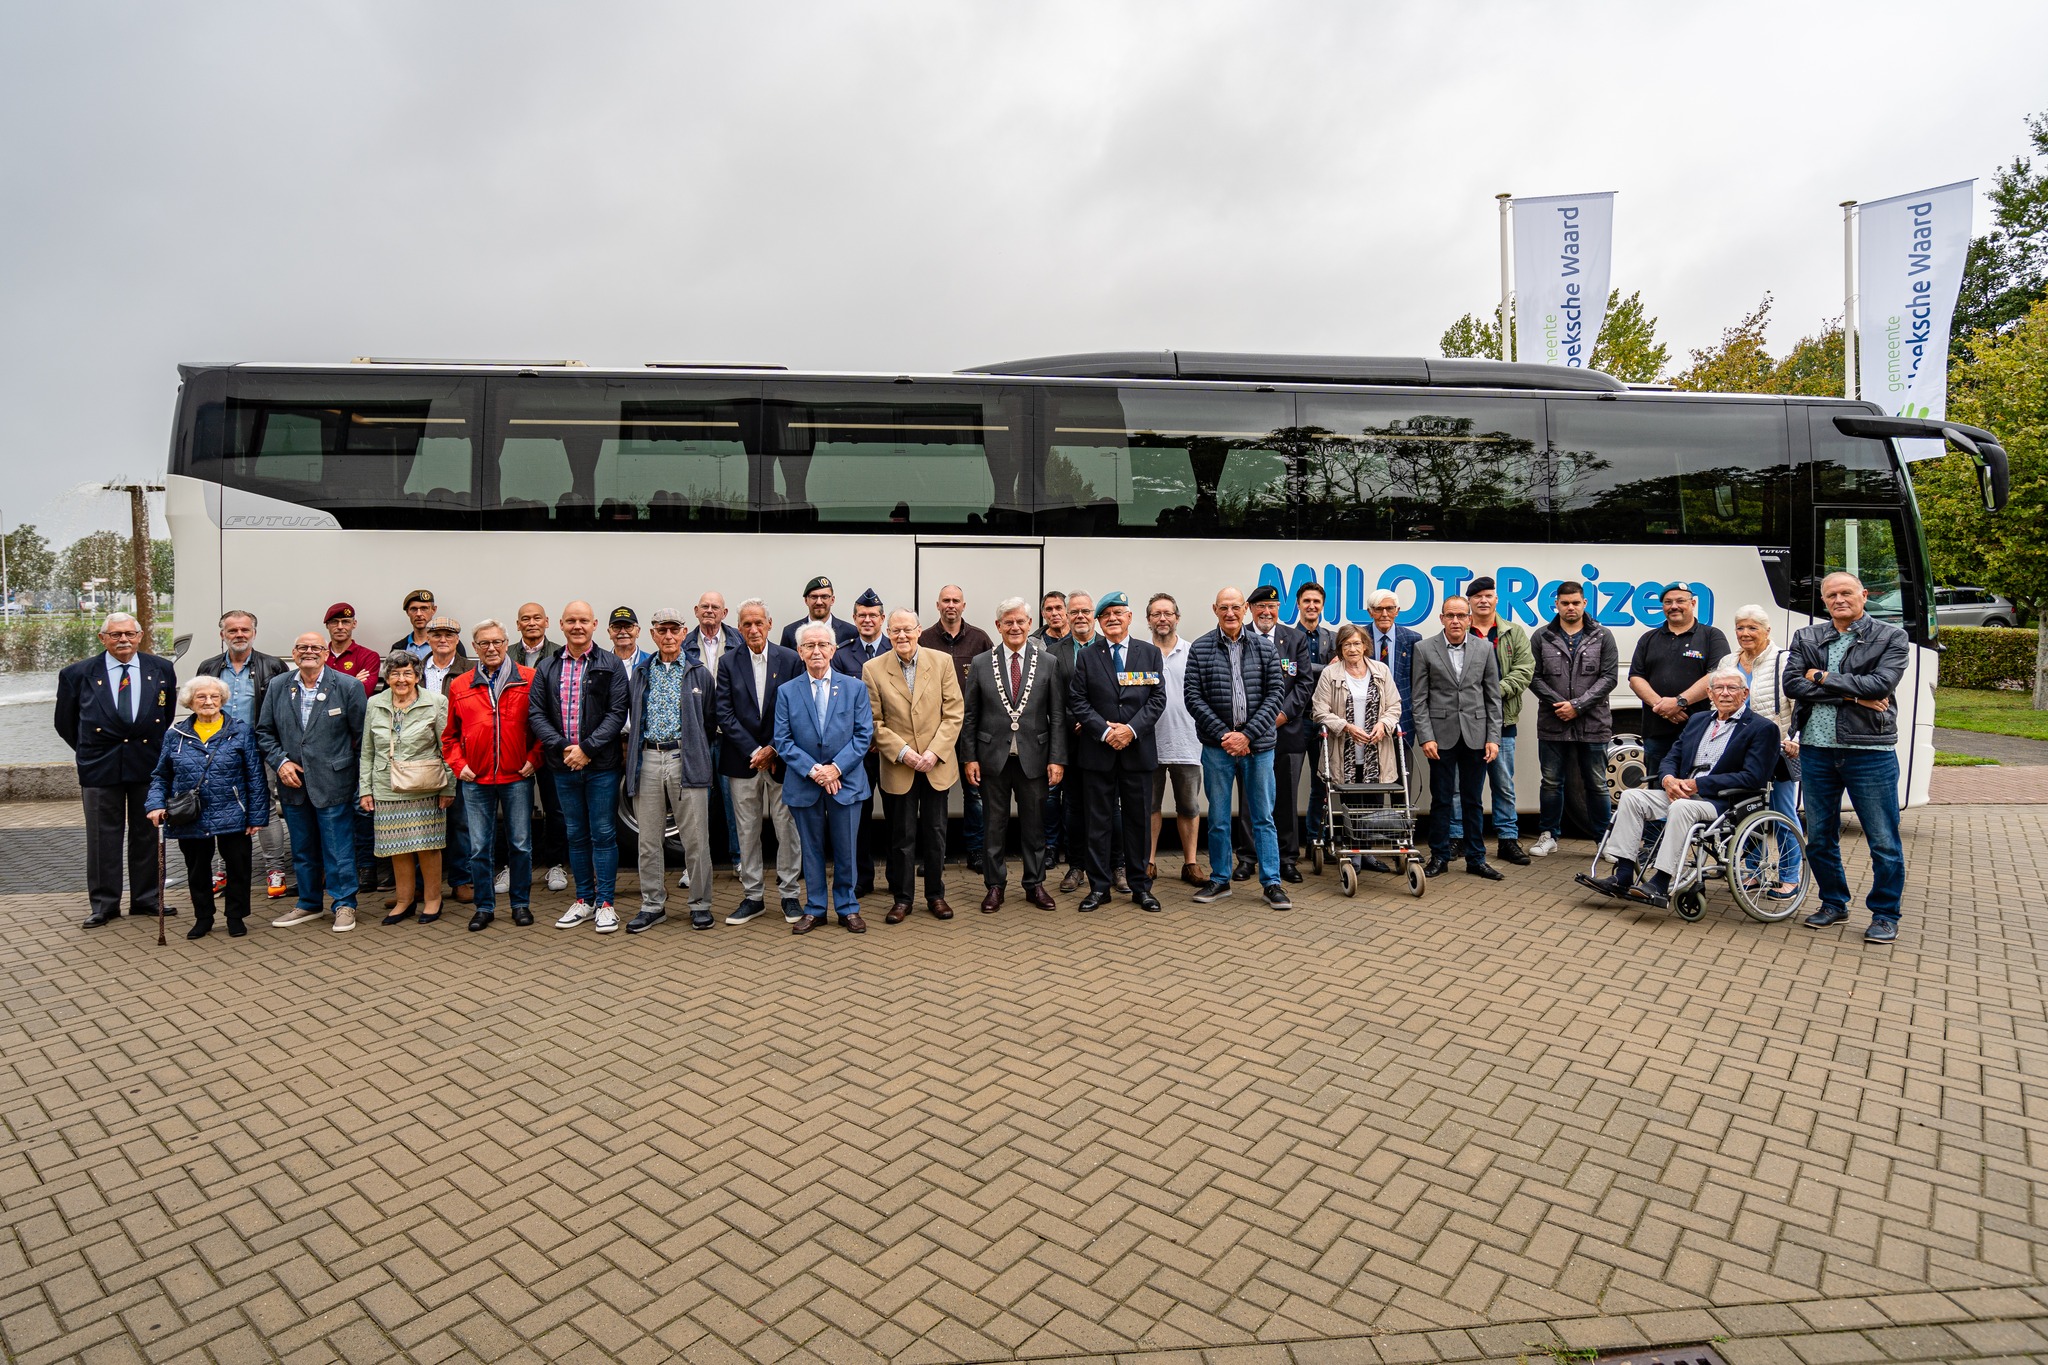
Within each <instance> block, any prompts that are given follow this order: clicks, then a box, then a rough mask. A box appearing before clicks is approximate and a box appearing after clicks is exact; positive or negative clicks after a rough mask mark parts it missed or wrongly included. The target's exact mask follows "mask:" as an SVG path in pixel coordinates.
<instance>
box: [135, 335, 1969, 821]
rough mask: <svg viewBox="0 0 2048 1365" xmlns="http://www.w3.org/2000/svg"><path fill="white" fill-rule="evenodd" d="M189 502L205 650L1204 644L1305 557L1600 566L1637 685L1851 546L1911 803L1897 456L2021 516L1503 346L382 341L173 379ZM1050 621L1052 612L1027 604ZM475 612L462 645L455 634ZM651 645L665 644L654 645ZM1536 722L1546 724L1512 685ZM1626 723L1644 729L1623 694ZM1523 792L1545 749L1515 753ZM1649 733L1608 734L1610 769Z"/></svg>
mask: <svg viewBox="0 0 2048 1365" xmlns="http://www.w3.org/2000/svg"><path fill="white" fill-rule="evenodd" d="M179 373H180V375H181V377H182V381H183V382H182V387H181V391H180V397H179V402H178V411H177V420H176V429H175V433H174V436H173V440H172V446H171V455H170V468H169V478H168V484H169V493H168V509H169V520H170V525H171V534H172V539H173V543H174V545H175V549H176V555H177V597H178V603H177V606H178V619H179V623H180V624H181V626H183V627H185V628H186V629H187V630H188V631H189V632H190V633H191V635H192V637H193V641H192V646H193V649H195V650H196V651H197V652H196V653H194V654H193V655H192V659H191V660H188V662H187V670H188V671H189V668H190V664H191V662H194V661H196V659H197V658H198V657H199V656H200V655H202V654H204V653H210V652H211V648H212V631H211V629H210V624H209V623H211V622H212V621H213V620H214V618H215V617H216V616H217V615H218V614H219V613H220V612H221V611H222V610H223V609H226V608H229V607H235V608H245V609H247V610H250V611H253V612H255V613H257V614H258V616H259V617H260V619H261V633H260V638H259V646H260V647H261V648H264V649H266V650H269V651H272V652H276V653H283V652H285V650H286V649H287V647H288V645H289V642H290V640H291V637H292V636H293V635H294V634H296V633H298V632H300V631H303V630H308V629H315V630H317V629H319V628H320V618H321V614H322V611H323V609H324V608H325V607H326V606H327V605H328V604H329V603H330V602H333V601H336V600H346V601H349V602H351V603H352V604H354V606H355V607H356V609H357V613H358V617H359V620H360V623H361V624H360V626H359V628H358V636H359V638H360V639H361V640H362V641H363V642H364V643H365V644H367V645H368V646H369V647H370V648H372V649H377V650H380V651H381V650H382V649H383V648H384V647H385V646H386V645H387V643H388V642H389V641H391V640H392V639H395V638H396V637H398V636H399V635H401V634H404V633H405V631H406V629H407V623H406V620H405V617H404V614H403V612H402V610H401V609H400V602H401V601H402V599H403V598H404V596H405V594H406V592H407V591H408V590H410V589H412V588H416V587H429V588H432V589H433V590H434V592H435V594H436V595H437V598H438V600H439V603H440V606H441V610H442V611H443V612H445V613H447V614H450V615H453V616H455V617H457V618H458V619H459V620H461V621H462V622H464V623H465V626H467V624H468V623H471V622H474V621H475V620H477V619H478V618H480V617H484V616H494V617H497V618H499V619H500V620H503V621H507V622H509V621H510V620H511V618H512V616H513V615H514V613H515V609H516V608H517V606H518V605H519V604H520V603H521V602H523V601H526V600H529V599H533V600H538V601H540V602H542V603H544V604H546V605H547V606H548V609H549V611H550V613H551V614H559V611H560V608H561V606H562V604H564V603H565V602H567V601H569V600H571V599H575V598H582V599H586V600H588V601H590V602H591V603H592V604H593V605H594V606H595V607H596V608H597V612H598V616H599V619H600V620H602V619H603V617H604V615H605V613H606V612H607V611H609V610H610V609H611V608H612V607H614V606H617V605H620V604H627V605H631V606H633V607H634V608H636V609H637V610H638V611H639V613H640V614H641V617H642V618H643V619H645V617H646V614H647V612H648V611H649V610H650V609H651V608H653V607H656V606H663V605H669V606H677V607H680V608H682V609H684V610H685V611H686V612H687V611H688V609H689V607H690V605H691V603H692V602H694V600H695V599H696V597H697V596H698V594H699V593H701V592H703V591H705V590H707V589H717V590H718V591H720V592H722V593H724V594H725V597H726V599H727V601H728V602H731V603H737V602H738V601H739V600H740V599H742V598H746V597H761V598H763V599H765V600H766V601H767V603H768V604H769V607H770V609H771V611H772V612H773V614H774V618H775V621H776V623H777V626H778V632H779V627H780V625H781V624H782V623H784V622H787V621H790V620H794V619H797V618H798V617H800V616H801V615H802V604H801V597H800V594H801V591H802V588H803V585H804V582H805V580H807V579H809V578H810V577H811V576H812V575H814V574H824V575H827V576H828V577H830V578H831V579H832V580H833V582H834V583H835V584H836V585H838V590H839V595H840V602H839V606H838V609H837V610H838V612H839V614H841V615H847V614H850V610H851V600H852V598H853V597H854V596H855V595H857V594H858V593H859V592H860V591H861V589H863V588H868V587H872V588H874V589H875V590H876V591H877V592H879V593H880V594H881V595H882V597H883V598H884V599H885V600H886V601H887V602H888V603H889V604H890V605H891V606H892V607H894V606H897V605H913V606H915V607H916V608H917V609H918V610H919V611H920V614H921V615H923V616H924V617H925V619H926V620H927V621H930V620H931V619H933V610H932V602H933V599H934V598H935V596H936V595H937V592H938V589H939V587H940V585H941V584H943V583H958V584H960V585H961V586H962V587H963V588H964V589H965V592H966V596H967V600H968V614H969V617H970V619H972V620H973V621H974V622H975V623H976V624H979V625H981V626H982V627H983V628H984V629H991V628H992V621H991V618H992V617H993V615H994V606H995V603H996V602H997V601H999V600H1000V599H1002V598H1005V597H1010V596H1020V597H1024V598H1026V599H1028V600H1030V601H1032V602H1033V603H1034V604H1035V603H1036V602H1037V600H1038V597H1039V594H1040V593H1041V591H1043V590H1047V589H1054V588H1057V589H1062V590H1074V591H1087V592H1090V593H1094V594H1100V593H1101V592H1103V591H1105V590H1107V589H1110V588H1121V589H1123V590H1124V591H1126V592H1128V593H1129V594H1130V595H1131V598H1132V602H1133V604H1134V605H1136V606H1138V607H1139V612H1140V617H1141V619H1140V621H1139V623H1138V628H1139V630H1141V631H1142V630H1143V628H1144V627H1143V622H1142V610H1143V608H1142V602H1143V599H1144V598H1145V597H1147V596H1149V595H1150V594H1152V593H1154V592H1158V591H1166V592H1170V593H1172V594H1174V595H1175V597H1177V598H1178V599H1179V602H1180V605H1181V611H1182V633H1183V635H1185V636H1188V637H1189V638H1192V637H1193V636H1194V635H1196V634H1199V633H1201V632H1202V631H1204V630H1207V629H1209V628H1210V627H1211V626H1212V625H1213V624H1214V622H1213V618H1212V617H1211V614H1210V610H1209V603H1210V601H1211V599H1212V598H1213V596H1214V594H1215V592H1216V591H1217V589H1218V588H1220V587H1223V586H1225V585H1235V586H1238V587H1241V588H1243V589H1245V590H1247V591H1248V590H1249V589H1250V588H1252V587H1253V586H1255V585H1257V584H1258V583H1261V582H1270V583H1274V584H1276V585H1278V586H1279V587H1280V588H1281V589H1282V591H1283V597H1284V601H1285V609H1284V613H1283V617H1284V619H1288V620H1292V619H1293V599H1292V589H1293V588H1294V586H1296V585H1297V584H1298V583H1300V582H1301V581H1303V580H1304V579H1307V578H1310V577H1313V578H1314V579H1316V580H1317V581H1318V582H1320V583H1322V584H1323V585H1324V586H1325V588H1326V589H1327V592H1328V604H1327V607H1326V609H1325V615H1326V618H1327V619H1329V620H1330V621H1332V622H1342V621H1346V620H1349V621H1359V622H1363V621H1364V620H1365V619H1366V613H1365V602H1364V598H1365V595H1366V594H1367V593H1368V592H1370V591H1372V590H1374V589H1376V588H1379V587H1388V588H1392V589H1393V590H1394V591H1395V592H1396V593H1398V594H1399V596H1400V598H1401V601H1402V603H1403V604H1404V611H1403V613H1402V617H1401V619H1402V621H1403V622H1404V623H1407V624H1411V625H1415V626H1417V627H1418V628H1420V629H1422V630H1423V631H1425V633H1427V632H1430V631H1432V630H1434V628H1435V626H1434V617H1435V612H1436V609H1437V606H1438V603H1439V602H1440V601H1441V599H1442V598H1443V596H1444V595H1446V594H1448V593H1450V592H1454V591H1456V590H1458V589H1459V588H1460V586H1461V585H1462V584H1463V583H1464V582H1466V581H1468V580H1469V579H1471V578H1472V577H1474V576H1476V575H1479V574H1490V575H1492V576H1493V577H1494V578H1495V579H1496V580H1498V583H1499V588H1500V609H1501V611H1502V612H1503V613H1505V614H1509V615H1512V617H1513V618H1514V619H1515V620H1518V621H1520V622H1521V623H1522V624H1523V625H1525V626H1530V627H1533V626H1535V625H1537V624H1538V623H1539V622H1541V621H1544V620H1547V619H1549V616H1550V614H1551V608H1552V599H1553V597H1554V594H1555V589H1556V585H1557V583H1558V582H1560V581H1561V580H1564V579H1581V580H1584V581H1585V582H1586V584H1587V585H1588V599H1589V604H1590V606H1591V608H1592V610H1593V611H1594V613H1595V614H1596V615H1597V617H1598V619H1599V620H1600V621H1601V622H1602V623H1603V624H1605V625H1607V626H1610V627H1613V628H1615V630H1616V631H1617V633H1618V635H1619V637H1620V649H1621V658H1622V662H1623V672H1624V674H1625V673H1626V664H1627V660H1628V657H1629V651H1630V650H1631V649H1632V648H1633V646H1634V643H1635V640H1636V638H1637V637H1638V636H1639V635H1640V634H1641V633H1642V632H1643V631H1644V630H1645V629H1651V628H1655V627H1656V626H1657V625H1658V624H1660V623H1661V619H1662V618H1661V615H1660V613H1659V611H1658V608H1657V589H1658V586H1659V585H1660V584H1662V583H1665V582H1668V581H1671V580H1682V581H1684V582H1687V583H1690V584H1691V585H1692V586H1693V588H1694V589H1695V591H1696V592H1697V593H1698V595H1699V601H1700V615H1701V617H1702V618H1703V619H1705V620H1708V621H1710V622H1712V623H1714V624H1717V625H1720V626H1721V627H1722V628H1723V629H1724V630H1728V631H1729V634H1730V638H1731V639H1732V638H1733V634H1732V630H1730V622H1731V618H1732V615H1733V613H1734V611H1735V609H1736V608H1737V607H1738V606H1741V605H1742V604H1744V603H1749V602H1755V603H1760V604H1763V605H1764V606H1766V607H1767V608H1768V609H1770V610H1771V611H1773V612H1774V614H1775V615H1776V616H1777V618H1778V622H1777V628H1776V631H1775V632H1774V635H1775V638H1776V639H1777V640H1778V641H1779V642H1781V643H1782V642H1783V641H1784V640H1785V639H1787V638H1788V636H1789V633H1790V631H1791V630H1792V629H1794V628H1796V627H1797V626H1800V625H1803V624H1806V623H1807V622H1808V621H1810V620H1812V619H1815V617H1816V615H1817V614H1818V613H1819V611H1820V608H1819V604H1818V600H1817V591H1818V587H1819V584H1820V580H1821V578H1822V576H1823V575H1824V574H1826V573H1827V572H1829V571H1831V570H1834V569H1840V568H1849V569H1853V570H1855V571H1856V572H1858V573H1859V574H1860V575H1861V577H1862V578H1863V580H1864V582H1865V583H1866V584H1868V585H1869V586H1870V588H1871V591H1872V601H1873V610H1874V611H1875V612H1876V613H1877V614H1878V615H1880V616H1881V617H1883V618H1885V619H1888V620H1891V621H1894V622H1896V623H1898V624H1900V625H1902V626H1903V627H1905V629H1906V630H1907V631H1908V632H1909V633H1910V634H1911V636H1912V639H1913V641H1914V643H1915V644H1916V645H1917V646H1919V647H1918V648H1917V649H1916V650H1915V651H1914V663H1913V667H1912V670H1911V672H1910V673H1909V675H1908V678H1907V684H1906V687H1905V689H1904V696H1903V698H1902V700H1903V702H1904V704H1905V710H1906V715H1905V716H1903V717H1902V723H1903V727H1904V734H1905V736H1906V740H1905V744H1906V751H1905V753H1904V754H1902V755H1901V760H1902V763H1901V766H1902V770H1903V772H1904V774H1905V776H1904V784H1905V788H1906V790H1905V792H1904V795H1905V797H1906V799H1907V800H1908V801H1909V802H1915V803H1917V802H1921V801H1924V800H1925V799H1926V796H1927V787H1928V779H1929V775H1930V773H1931V770H1932V765H1933V758H1934V749H1933V742H1932V740H1933V736H1932V725H1933V687H1934V680H1935V671H1936V670H1935V665H1936V655H1935V653H1934V612H1933V600H1932V594H1931V587H1930V580H1929V578H1928V574H1927V556H1926V550H1925V547H1924V544H1923V541H1922V537H1921V529H1920V525H1919V519H1918V512H1917V509H1916V507H1915V505H1914V501H1913V496H1912V491H1911V486H1910V484H1909V483H1908V481H1907V479H1906V476H1905V473H1904V468H1903V466H1902V464H1901V462H1900V459H1899V454H1898V451H1897V449H1896V446H1895V442H1896V440H1897V439H1898V438H1902V437H1908V436H1935V437H1943V436H1945V437H1946V438H1947V439H1948V441H1949V443H1950V444H1951V445H1953V446H1955V447H1956V448H1957V449H1959V450H1961V451H1963V452H1964V454H1965V455H1966V456H1967V457H1969V458H1973V459H1975V460H1976V462H1977V465H1978V473H1979V477H1980V481H1981V483H1982V486H1983V488H1984V493H1985V500H1986V503H1987V505H1989V506H1994V507H1995V506H1997V505H1999V504H2002V502H2003V500H2004V489H2005V454H2004V452H2003V451H2002V450H2000V449H1999V448H1998V446H1997V445H1996V443H1995V442H1994V441H1993V440H1992V438H1991V437H1990V435H1989V434H1988V433H1985V432H1981V431H1976V430H1974V429H1972V428H1967V427H1961V428H1959V427H1957V426H1955V425H1953V424H1944V423H1940V422H1928V421H1914V420H1910V419H1898V418H1888V417H1885V416H1883V414H1882V413H1881V412H1880V411H1879V410H1878V409H1877V408H1876V407H1875V406H1874V405H1871V404H1867V403H1858V402H1844V401H1840V400H1835V401H1829V400H1820V399H1808V398H1777V397H1757V396H1749V395H1714V394H1691V393H1673V392H1668V391H1658V390H1643V389H1631V388H1630V387H1629V386H1627V385H1624V384H1622V383H1620V382H1619V381H1617V380H1614V379H1612V378H1610V377H1608V376H1606V375H1602V374H1597V373H1591V372H1587V371H1582V370H1568V369H1561V368H1556V367H1550V366H1540V365H1521V364H1503V363H1498V362H1491V361H1474V360H1436V359H1399V358H1392V359H1381V358H1370V357H1329V356H1285V355H1239V354H1214V353H1194V352H1187V351H1181V352H1171V351H1169V352H1139V353H1106V354H1091V355H1070V356H1054V357H1046V358H1041V359H1034V360H1025V361H1018V362H1015V363H1010V364H1000V365H988V366H982V367H980V368H977V369H974V370H969V371H963V372H961V373H957V374H930V375H926V374H919V375H891V374H824V373H793V372H789V371H785V370H782V369H779V368H774V367H752V366H747V367H733V366H717V365H649V366H645V367H641V368H634V369H601V368H590V367H584V366H580V365H575V364H569V363H559V362H556V363H517V362H502V363H501V362H475V363H471V362H453V363H451V362H438V361H389V362H387V361H373V360H362V361H357V362H355V363H352V364H340V365H337V364H328V365H298V364H221V365H185V366H181V367H180V369H179ZM1034 614H1035V612H1034ZM465 633H466V632H465ZM645 643H646V642H645V641H643V644H645ZM1523 715H1524V719H1525V720H1528V721H1531V722H1532V723H1533V717H1532V715H1531V713H1530V712H1529V711H1528V710H1527V709H1526V707H1525V709H1524V713H1523ZM1615 715H1616V723H1617V730H1618V731H1620V732H1624V733H1625V732H1627V731H1629V730H1630V729H1632V728H1633V727H1634V726H1635V725H1636V724H1638V723H1639V719H1640V711H1639V708H1638V706H1637V704H1636V701H1635V698H1634V696H1633V695H1632V694H1631V693H1629V692H1628V690H1627V688H1626V686H1625V685H1623V686H1622V687H1621V688H1619V689H1618V690H1617V692H1616V694H1615ZM1520 750H1521V754H1520V755H1519V757H1520V759H1521V763H1520V766H1521V767H1523V768H1524V769H1526V771H1525V772H1524V773H1522V774H1521V781H1520V782H1518V791H1519V792H1520V794H1521V795H1522V798H1523V800H1522V804H1524V805H1525V806H1529V807H1533V806H1534V804H1535V800H1536V795H1537V782H1536V780H1535V779H1536V774H1535V757H1536V746H1535V745H1534V744H1523V745H1521V746H1520ZM1629 753H1630V751H1629V750H1628V749H1627V747H1626V746H1625V745H1623V746H1618V748H1617V751H1616V760H1617V761H1616V764H1615V765H1614V771H1615V773H1616V776H1617V778H1618V779H1619V777H1620V776H1621V774H1622V773H1623V771H1624V770H1625V769H1626V767H1627V763H1628V758H1629Z"/></svg>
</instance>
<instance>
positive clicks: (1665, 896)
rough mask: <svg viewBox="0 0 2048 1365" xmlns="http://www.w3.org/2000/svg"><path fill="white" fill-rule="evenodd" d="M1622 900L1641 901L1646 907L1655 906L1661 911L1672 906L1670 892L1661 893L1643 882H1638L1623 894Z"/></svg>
mask: <svg viewBox="0 0 2048 1365" xmlns="http://www.w3.org/2000/svg"><path fill="white" fill-rule="evenodd" d="M1621 898H1622V899H1623V900H1630V901H1639V902H1641V903H1642V904H1644V905H1654V906H1656V907H1657V908H1658V909H1659V910H1662V909H1663V908H1664V907H1665V906H1667V905H1669V904H1671V893H1670V892H1668V891H1659V890H1657V889H1656V888H1655V887H1652V886H1647V885H1645V884H1643V883H1641V882H1637V883H1636V884H1635V885H1634V886H1631V887H1630V888H1629V889H1628V890H1626V891H1624V892H1622V894H1621Z"/></svg>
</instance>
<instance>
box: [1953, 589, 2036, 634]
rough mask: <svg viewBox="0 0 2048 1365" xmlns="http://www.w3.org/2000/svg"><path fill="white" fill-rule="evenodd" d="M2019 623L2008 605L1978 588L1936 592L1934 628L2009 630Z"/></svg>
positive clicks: (2006, 602) (2009, 603)
mask: <svg viewBox="0 0 2048 1365" xmlns="http://www.w3.org/2000/svg"><path fill="white" fill-rule="evenodd" d="M2019 619H2020V617H2019V613H2018V612H2017V611H2015V610H2013V605H2012V603H2011V602H2009V601H2007V600H2006V599H2005V598H2003V597H2000V596H1999V595H1998V594H1997V593H1995V592H1986V591H1985V590H1984V589H1982V588H1936V589H1935V590H1934V620H1935V624H1937V625H1943V626H2010V625H2012V624H2013V623H2014V622H2015V621H2018V620H2019Z"/></svg>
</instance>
